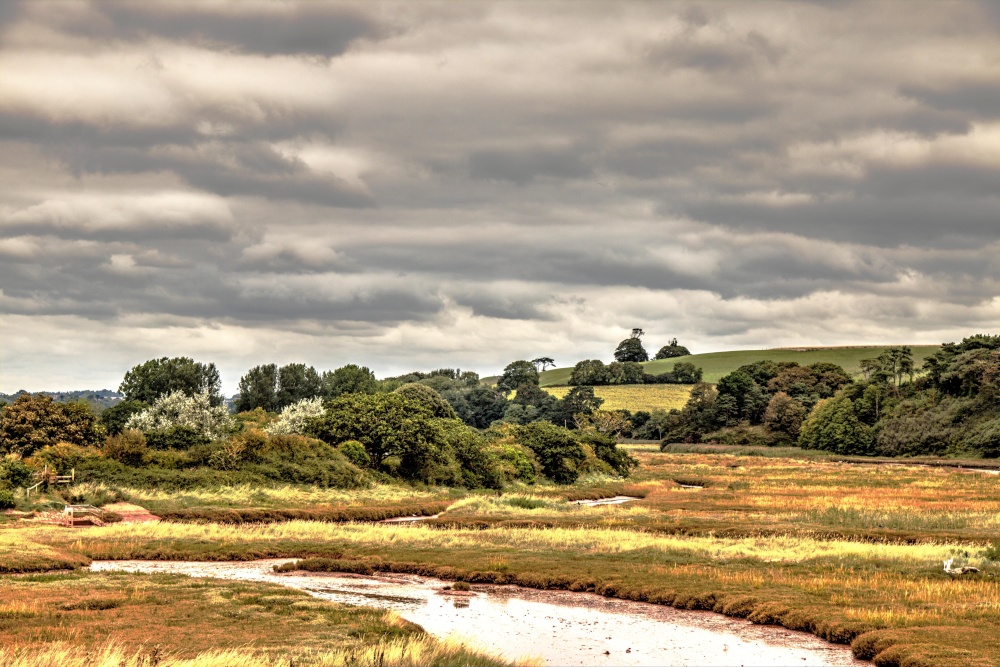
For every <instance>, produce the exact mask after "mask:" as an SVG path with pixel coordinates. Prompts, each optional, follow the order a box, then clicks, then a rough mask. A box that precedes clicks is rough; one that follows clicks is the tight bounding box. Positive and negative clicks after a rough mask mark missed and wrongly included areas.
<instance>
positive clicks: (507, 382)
mask: <svg viewBox="0 0 1000 667" xmlns="http://www.w3.org/2000/svg"><path fill="white" fill-rule="evenodd" d="M522 384H534V385H537V384H538V369H537V368H535V365H534V364H533V363H531V362H530V361H525V360H523V359H520V360H518V361H512V362H510V363H509V364H507V366H506V367H505V368H504V369H503V375H501V376H500V379H499V380H497V389H499V390H500V391H502V392H504V393H505V394H507V393H510V392H512V391H514V390H515V389H517V388H518V387H519V386H520V385H522Z"/></svg>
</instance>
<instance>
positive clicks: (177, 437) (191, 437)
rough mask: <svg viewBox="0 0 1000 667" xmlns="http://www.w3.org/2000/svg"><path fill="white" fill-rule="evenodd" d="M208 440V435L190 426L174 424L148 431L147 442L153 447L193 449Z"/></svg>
mask: <svg viewBox="0 0 1000 667" xmlns="http://www.w3.org/2000/svg"><path fill="white" fill-rule="evenodd" d="M208 442H209V438H208V437H206V436H204V435H202V434H201V433H199V432H198V431H197V430H196V429H193V428H191V427H189V426H174V427H172V428H169V429H166V430H162V431H149V432H148V433H146V444H147V445H149V446H150V447H151V448H152V449H191V448H192V447H195V446H196V445H204V444H207V443H208Z"/></svg>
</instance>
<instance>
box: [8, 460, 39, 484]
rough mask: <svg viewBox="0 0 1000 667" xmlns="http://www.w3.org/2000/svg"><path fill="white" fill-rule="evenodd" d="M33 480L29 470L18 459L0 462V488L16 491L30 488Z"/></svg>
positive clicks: (32, 474)
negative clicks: (24, 487) (26, 487)
mask: <svg viewBox="0 0 1000 667" xmlns="http://www.w3.org/2000/svg"><path fill="white" fill-rule="evenodd" d="M33 479H34V473H32V471H31V468H29V467H28V466H26V465H25V464H24V463H23V462H22V461H21V460H20V459H2V460H0V487H5V488H10V489H17V488H20V487H22V486H30V485H31V483H32V480H33Z"/></svg>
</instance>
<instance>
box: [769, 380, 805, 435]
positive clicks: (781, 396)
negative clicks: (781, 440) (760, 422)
mask: <svg viewBox="0 0 1000 667" xmlns="http://www.w3.org/2000/svg"><path fill="white" fill-rule="evenodd" d="M806 414H807V411H806V409H805V407H803V406H802V404H801V403H799V402H798V401H796V400H795V399H794V398H792V397H791V396H789V395H788V394H786V393H785V392H783V391H779V392H778V393H777V394H775V395H774V396H772V397H771V400H770V401H769V402H768V404H767V408H766V409H765V410H764V426H766V427H767V428H768V429H770V430H771V431H775V432H777V433H784V434H786V435H789V436H791V437H792V438H797V437H798V436H799V430H800V429H801V428H802V422H803V421H805V418H806Z"/></svg>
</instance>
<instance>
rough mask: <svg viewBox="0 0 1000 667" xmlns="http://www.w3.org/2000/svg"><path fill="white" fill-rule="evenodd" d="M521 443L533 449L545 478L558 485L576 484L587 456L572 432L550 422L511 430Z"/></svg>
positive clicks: (510, 427)
mask: <svg viewBox="0 0 1000 667" xmlns="http://www.w3.org/2000/svg"><path fill="white" fill-rule="evenodd" d="M508 428H509V429H510V431H509V432H510V433H511V434H512V435H513V436H514V438H515V439H516V440H517V442H518V443H519V444H521V445H524V446H525V447H527V448H528V449H530V450H531V451H532V452H533V453H534V455H535V457H536V458H537V459H538V462H539V463H540V464H541V466H542V474H544V475H545V476H546V477H548V478H549V479H551V480H552V481H553V482H555V483H556V484H572V483H573V482H575V481H576V478H577V477H578V476H579V471H578V468H579V466H580V464H581V463H583V461H584V459H586V457H587V455H586V453H585V452H584V451H583V448H582V447H581V446H580V443H579V442H578V441H577V439H576V438H575V437H574V435H573V433H572V432H570V431H569V430H568V429H565V428H562V427H559V426H556V425H554V424H550V423H548V422H534V423H532V424H527V425H525V426H513V425H512V426H509V427H508Z"/></svg>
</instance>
